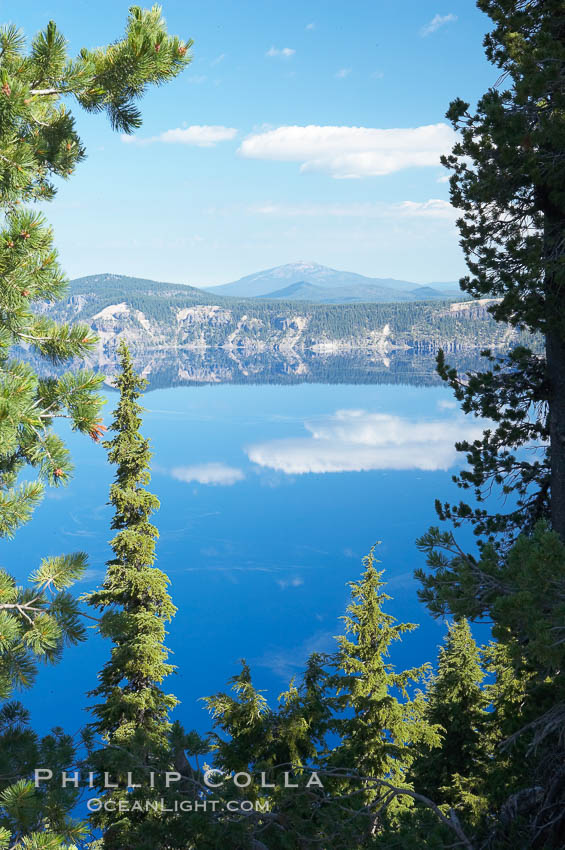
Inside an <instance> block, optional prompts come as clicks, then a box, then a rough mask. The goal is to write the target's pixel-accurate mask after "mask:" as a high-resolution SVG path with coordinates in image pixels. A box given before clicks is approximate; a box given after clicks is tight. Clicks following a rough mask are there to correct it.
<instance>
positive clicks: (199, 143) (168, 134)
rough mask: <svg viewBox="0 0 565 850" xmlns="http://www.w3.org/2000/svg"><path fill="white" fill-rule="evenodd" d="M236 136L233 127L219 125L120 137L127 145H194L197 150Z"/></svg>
mask: <svg viewBox="0 0 565 850" xmlns="http://www.w3.org/2000/svg"><path fill="white" fill-rule="evenodd" d="M235 136H237V130H236V129H235V128H234V127H222V126H221V125H211V124H193V125H192V126H191V127H182V128H181V127H177V128H176V129H174V130H165V132H164V133H161V134H160V135H159V136H150V137H148V138H146V139H141V138H139V136H127V135H125V134H123V135H122V136H121V139H122V142H125V143H126V144H129V145H151V144H154V143H155V142H165V143H166V144H180V145H196V147H199V148H210V147H213V146H214V145H216V144H217V143H218V142H226V141H229V140H230V139H233V138H235Z"/></svg>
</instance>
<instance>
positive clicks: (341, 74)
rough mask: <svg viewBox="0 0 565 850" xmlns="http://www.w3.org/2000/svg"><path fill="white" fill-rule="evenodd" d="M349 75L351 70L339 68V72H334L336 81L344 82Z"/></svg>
mask: <svg viewBox="0 0 565 850" xmlns="http://www.w3.org/2000/svg"><path fill="white" fill-rule="evenodd" d="M350 73H351V68H340V69H339V71H337V72H336V75H335V76H336V77H337V79H338V80H344V79H345V78H346V77H348V76H349V75H350Z"/></svg>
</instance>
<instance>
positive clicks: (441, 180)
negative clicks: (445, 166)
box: [436, 174, 449, 183]
mask: <svg viewBox="0 0 565 850" xmlns="http://www.w3.org/2000/svg"><path fill="white" fill-rule="evenodd" d="M436 183H449V174H442V175H441V177H438V179H437V180H436Z"/></svg>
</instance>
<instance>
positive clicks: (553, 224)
mask: <svg viewBox="0 0 565 850" xmlns="http://www.w3.org/2000/svg"><path fill="white" fill-rule="evenodd" d="M477 5H478V7H479V8H480V9H481V10H482V11H484V12H486V14H487V15H488V16H489V17H490V18H491V20H492V22H493V24H494V27H493V29H492V31H491V32H490V33H489V34H488V35H487V36H486V38H485V47H486V55H487V58H488V59H489V60H490V61H491V62H492V63H493V64H494V65H495V66H496V67H497V69H498V71H499V73H500V76H499V77H498V80H497V81H496V82H495V84H494V85H493V86H492V88H490V89H489V90H488V91H487V93H486V94H485V95H484V96H483V97H482V98H481V99H480V100H479V102H478V105H477V107H476V108H475V109H474V110H471V109H470V106H469V104H468V103H466V102H464V101H463V100H461V99H457V100H455V101H453V103H451V105H450V108H449V111H448V113H447V116H448V118H449V119H450V120H451V121H452V123H453V126H454V127H455V129H457V130H458V131H459V133H460V141H458V142H457V144H456V145H455V147H454V149H453V152H452V153H451V155H449V156H447V157H445V158H444V160H443V161H444V164H445V165H446V166H447V167H448V168H449V169H451V171H452V172H453V173H452V177H451V180H450V183H451V202H452V204H453V205H454V207H456V209H458V210H459V211H460V215H461V218H460V219H459V222H458V224H459V230H460V234H461V245H462V248H463V251H464V253H465V258H466V261H467V266H468V268H469V275H468V276H467V277H465V278H464V279H463V280H462V281H461V286H462V288H463V289H464V290H465V291H466V292H468V293H469V294H470V295H472V296H473V297H475V298H485V297H486V298H490V299H492V300H491V303H490V306H489V308H488V309H489V310H490V312H491V313H492V314H493V316H494V317H495V319H497V320H499V321H503V322H509V323H511V324H512V325H514V326H517V327H519V328H524V329H526V330H528V331H530V332H532V333H538V334H540V335H541V336H542V338H543V341H544V356H543V357H541V358H540V357H539V356H538V355H537V354H535V353H533V352H532V350H531V349H529V348H525V347H520V348H518V349H516V350H515V351H513V352H512V353H510V354H509V355H508V356H506V357H498V356H497V357H495V356H494V355H492V354H490V353H489V362H487V364H486V368H485V370H484V371H481V372H479V373H477V374H475V375H474V376H472V377H471V379H470V380H467V379H464V378H463V379H462V378H460V377H459V375H458V374H457V371H456V370H455V369H453V368H450V367H448V366H447V365H446V363H445V361H444V360H443V358H441V359H440V364H439V365H440V374H441V375H442V377H444V378H445V379H446V380H448V381H449V382H450V383H451V385H452V386H453V388H454V389H455V392H456V394H457V397H458V398H459V399H460V400H461V402H462V404H463V409H464V410H465V411H466V412H471V413H474V414H476V415H480V416H485V417H488V418H490V419H491V420H493V422H494V426H493V427H492V428H490V429H488V430H486V431H485V433H484V436H483V438H482V439H481V440H477V441H475V442H474V443H468V442H462V443H461V444H460V446H459V448H460V450H461V451H463V452H465V453H467V455H468V458H469V461H470V464H471V469H470V470H467V471H465V472H464V473H463V474H462V475H461V476H460V478H459V481H460V483H461V485H462V486H463V487H465V488H472V489H474V490H475V493H476V495H477V496H479V498H484V497H485V496H486V494H487V493H488V492H489V490H490V488H491V487H492V485H501V486H502V487H503V490H504V492H505V493H507V494H509V493H512V494H513V498H512V499H511V500H509V504H510V510H509V512H508V513H507V514H502V513H495V514H491V513H490V512H489V511H488V509H485V508H484V506H483V505H479V506H478V507H475V506H470V505H468V504H465V503H462V504H460V505H459V506H455V507H453V506H450V505H443V506H441V505H440V506H439V511H440V516H441V517H442V518H447V519H454V520H455V521H456V522H458V521H461V520H465V519H470V520H471V521H472V522H473V524H474V525H475V526H476V529H477V532H478V533H479V534H494V535H496V534H498V533H503V534H504V535H507V536H509V537H511V538H515V537H516V535H517V534H518V533H519V532H520V531H521V530H524V529H527V528H532V526H533V525H534V524H535V522H536V521H537V520H538V519H540V518H547V519H550V520H551V523H552V525H553V528H554V529H555V531H557V533H558V534H559V535H560V536H561V537H562V538H563V539H565V311H564V310H563V292H564V290H565V263H564V262H563V256H564V255H563V233H564V230H565V194H564V192H563V185H565V159H564V156H563V152H564V141H563V139H564V129H565V87H564V86H563V79H564V75H565V41H564V38H563V4H562V2H561V0H530V2H527V3H526V2H523V0H478V2H477ZM533 445H537V446H538V447H541V451H539V452H538V454H537V456H536V454H535V453H533V452H532V451H531V449H532V446H533ZM524 446H528V448H529V449H530V451H529V452H528V453H526V452H524V451H523V450H522V451H521V449H522V447H524Z"/></svg>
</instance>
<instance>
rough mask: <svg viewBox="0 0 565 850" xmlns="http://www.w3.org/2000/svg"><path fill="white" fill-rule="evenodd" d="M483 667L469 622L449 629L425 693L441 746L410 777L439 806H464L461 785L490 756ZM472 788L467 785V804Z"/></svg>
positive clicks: (425, 754) (425, 752)
mask: <svg viewBox="0 0 565 850" xmlns="http://www.w3.org/2000/svg"><path fill="white" fill-rule="evenodd" d="M481 661H482V659H481V654H480V650H479V648H478V646H477V644H476V643H475V641H474V639H473V635H472V634H471V629H470V628H469V624H468V622H467V621H466V620H465V619H463V620H460V621H458V622H457V621H456V622H454V623H451V624H450V625H449V628H448V633H447V635H446V638H445V643H444V646H441V647H440V650H439V656H438V662H437V672H436V673H435V675H433V676H432V677H431V678H430V680H429V682H428V686H427V688H426V693H425V696H426V708H425V718H426V720H427V721H428V722H429V723H431V724H433V725H436V726H439V727H440V729H441V732H440V737H441V742H440V744H439V746H435V747H433V748H430V747H425V748H421V749H420V753H419V755H418V757H417V758H416V760H415V762H414V765H413V768H412V773H411V777H412V781H413V783H414V787H415V788H417V789H418V791H419V792H420V793H421V794H424V795H425V796H426V797H430V798H431V799H432V800H434V802H436V803H449V804H450V805H456V804H457V803H461V796H460V794H459V789H460V788H461V782H462V780H463V781H464V780H467V779H469V778H471V779H472V778H473V777H474V776H475V775H476V774H477V773H480V772H481V771H482V770H484V765H485V762H486V759H487V757H488V756H489V755H490V752H489V747H488V742H487V736H486V729H487V715H486V707H487V702H488V697H487V696H486V694H485V692H484V690H483V688H482V683H483V680H484V676H485V674H484V671H483V668H482V663H481ZM471 788H472V783H471V785H469V783H467V788H466V791H465V795H464V796H466V797H467V798H468V797H469V795H470V794H471Z"/></svg>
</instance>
